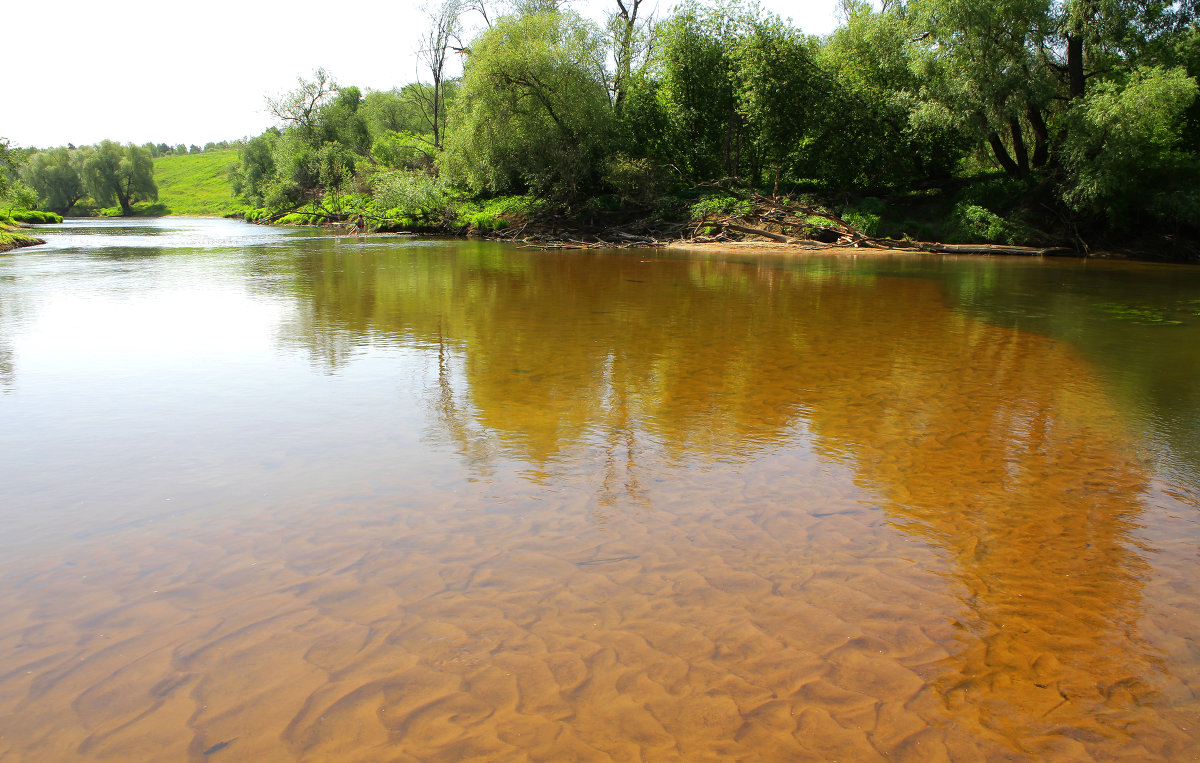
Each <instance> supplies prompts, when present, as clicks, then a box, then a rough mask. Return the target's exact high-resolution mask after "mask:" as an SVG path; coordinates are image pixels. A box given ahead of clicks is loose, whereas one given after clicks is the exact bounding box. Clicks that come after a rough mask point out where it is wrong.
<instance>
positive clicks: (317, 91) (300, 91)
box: [267, 68, 339, 137]
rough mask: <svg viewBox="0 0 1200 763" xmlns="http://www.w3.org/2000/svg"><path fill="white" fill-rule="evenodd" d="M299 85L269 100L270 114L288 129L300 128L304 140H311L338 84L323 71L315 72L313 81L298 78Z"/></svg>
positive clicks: (335, 92)
mask: <svg viewBox="0 0 1200 763" xmlns="http://www.w3.org/2000/svg"><path fill="white" fill-rule="evenodd" d="M296 81H297V83H298V84H299V87H297V88H296V89H295V90H290V91H288V92H287V93H284V94H283V95H281V96H279V97H277V98H268V99H267V110H268V111H270V112H271V114H272V115H273V116H274V117H275V118H276V119H278V120H279V121H280V122H282V123H283V124H284V125H285V126H289V127H297V128H299V129H300V130H301V131H302V132H303V133H304V135H305V137H311V136H312V133H313V132H314V131H315V130H316V129H317V119H318V116H319V114H320V112H321V107H323V106H325V105H326V104H328V103H329V102H330V101H331V100H333V98H334V96H336V95H337V92H338V89H339V88H338V84H337V82H336V81H335V80H334V79H333V75H331V74H330V73H329V72H327V71H325V69H324V68H319V69H317V70H316V71H315V72H313V78H312V79H311V80H306V79H304V78H303V77H297V78H296Z"/></svg>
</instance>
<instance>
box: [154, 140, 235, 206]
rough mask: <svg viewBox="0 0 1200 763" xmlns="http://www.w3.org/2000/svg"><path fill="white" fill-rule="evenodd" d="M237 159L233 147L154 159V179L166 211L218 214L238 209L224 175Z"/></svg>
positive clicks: (160, 200) (159, 198)
mask: <svg viewBox="0 0 1200 763" xmlns="http://www.w3.org/2000/svg"><path fill="white" fill-rule="evenodd" d="M237 161H238V152H237V151H236V150H230V151H210V152H207V153H203V154H176V155H174V156H160V157H159V158H157V159H155V160H154V182H155V183H157V184H158V201H159V203H160V204H162V205H163V206H164V207H165V208H166V214H169V215H201V216H203V215H210V216H220V215H224V214H228V213H229V212H234V211H236V210H238V209H240V208H241V206H242V205H241V204H239V203H238V202H237V200H235V199H234V198H233V190H232V189H231V188H230V186H229V180H228V178H227V177H226V171H227V170H228V169H229V165H231V164H236V163H237Z"/></svg>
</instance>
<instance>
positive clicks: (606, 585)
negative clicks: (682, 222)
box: [0, 219, 1200, 763]
mask: <svg viewBox="0 0 1200 763" xmlns="http://www.w3.org/2000/svg"><path fill="white" fill-rule="evenodd" d="M41 235H43V236H44V237H45V238H46V239H47V240H48V241H49V243H48V244H47V245H46V246H43V247H38V248H35V249H28V250H22V251H18V252H16V253H13V254H11V255H8V256H4V257H2V258H0V422H2V427H0V527H2V528H3V532H2V533H0V612H2V613H3V616H2V617H0V760H2V761H5V762H6V763H7V761H38V762H39V763H40V762H43V761H74V760H87V761H91V760H95V761H122V762H123V763H125V762H129V761H166V760H195V761H201V760H202V761H216V762H218V763H219V762H220V761H290V760H303V761H367V760H372V761H375V760H378V761H383V760H387V761H459V760H480V761H509V760H512V761H519V760H530V761H533V760H537V761H566V760H578V761H608V760H612V761H710V760H721V761H806V760H855V761H867V760H913V761H936V760H955V761H969V760H1023V759H1036V760H1071V761H1077V760H1091V759H1097V760H1196V759H1200V701H1198V699H1197V692H1198V691H1200V642H1198V638H1200V565H1198V556H1197V548H1198V543H1200V523H1198V518H1200V269H1198V268H1195V267H1188V266H1163V265H1149V264H1133V263H1116V262H1082V261H1069V260H1032V259H996V258H964V259H953V258H942V257H915V256H911V255H902V256H889V255H874V256H870V255H860V256H854V255H847V254H831V253H818V254H796V255H783V256H773V255H766V256H762V257H749V256H746V255H738V254H728V255H720V254H707V255H694V256H693V255H684V254H679V253H676V254H671V253H669V252H657V251H651V250H643V251H636V250H633V251H614V252H607V253H597V252H565V253H562V252H560V253H546V252H538V251H532V250H523V249H517V248H513V247H511V246H506V245H500V244H495V243H488V242H469V241H440V240H431V239H419V238H383V237H380V238H369V239H366V240H363V239H351V238H334V237H330V236H327V235H323V234H319V233H314V232H313V231H296V230H284V229H270V228H261V227H255V226H250V225H245V224H242V223H240V222H231V221H222V220H189V219H164V220H154V221H137V222H120V221H117V222H80V221H68V222H67V223H66V224H64V225H63V226H61V227H59V226H56V227H47V228H45V229H43V230H42V232H41Z"/></svg>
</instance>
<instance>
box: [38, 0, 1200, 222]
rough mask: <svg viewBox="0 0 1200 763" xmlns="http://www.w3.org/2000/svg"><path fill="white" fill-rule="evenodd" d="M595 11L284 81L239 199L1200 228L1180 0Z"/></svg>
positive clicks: (507, 19)
mask: <svg viewBox="0 0 1200 763" xmlns="http://www.w3.org/2000/svg"><path fill="white" fill-rule="evenodd" d="M613 2H614V5H615V7H612V8H611V9H610V12H609V13H608V14H607V16H606V18H605V19H604V20H603V21H599V22H598V21H594V20H591V19H588V18H585V17H583V16H581V15H580V14H579V13H577V12H575V11H574V10H573V9H572V8H571V6H570V2H569V0H509V2H507V4H505V5H503V6H493V5H491V4H489V1H488V0H435V2H434V3H433V5H431V6H429V7H428V8H427V9H426V12H427V18H428V28H427V30H426V34H425V35H424V37H423V44H422V49H421V51H420V53H419V59H420V61H421V64H422V66H423V69H424V72H425V74H424V75H422V76H421V77H420V78H419V81H415V82H411V83H408V84H405V85H403V86H399V87H397V88H395V89H393V90H390V91H378V92H364V91H363V90H361V89H359V88H358V87H354V86H347V85H342V84H340V83H338V82H337V81H336V80H335V78H334V77H333V76H332V75H331V74H330V73H328V72H326V71H325V70H323V69H318V70H317V71H316V72H315V73H314V74H313V76H312V77H311V78H302V79H300V80H299V82H298V86H297V87H296V89H294V90H293V91H291V92H289V93H287V94H285V95H283V96H280V97H279V98H275V99H271V100H270V101H269V104H268V105H269V108H270V111H271V113H272V114H274V116H275V117H276V120H277V126H276V127H273V128H271V129H270V130H268V131H266V132H264V133H263V134H261V135H259V136H256V137H254V138H252V139H249V140H247V141H245V142H244V143H243V144H242V145H241V146H240V149H241V152H240V158H239V161H238V163H237V166H236V167H235V168H233V170H232V172H231V180H232V184H233V189H234V192H235V194H236V196H237V198H238V199H239V200H240V201H241V202H242V203H244V204H245V205H246V206H247V207H248V208H250V209H252V210H256V211H254V212H253V213H252V215H251V216H252V217H258V216H266V215H275V216H278V215H279V214H281V213H284V212H308V213H312V214H315V215H318V216H322V217H324V218H328V217H333V218H338V217H341V216H344V215H346V214H349V213H350V211H351V210H354V211H356V212H359V211H366V212H368V213H369V215H370V216H372V218H373V219H377V220H389V219H390V220H395V219H400V220H403V221H404V222H405V223H406V224H413V223H418V224H419V223H421V222H423V221H431V220H438V219H444V218H446V217H447V216H448V215H451V214H452V213H453V209H454V208H455V205H456V204H457V205H460V206H461V205H462V204H463V203H464V201H463V200H465V199H475V200H478V199H487V198H495V197H503V196H506V195H524V196H527V197H536V198H539V199H543V200H546V201H548V202H550V203H553V204H556V205H559V206H562V207H567V208H574V209H577V208H580V207H581V206H585V205H588V204H591V205H593V206H595V205H601V206H603V205H609V206H624V207H630V206H639V205H641V206H652V202H653V201H654V200H655V199H656V198H660V197H662V196H664V195H670V194H672V193H677V192H679V191H680V189H684V188H690V187H695V186H696V185H698V184H704V183H708V182H711V181H715V180H718V179H721V178H730V177H733V178H738V179H740V180H741V181H743V182H746V183H749V184H751V185H753V186H755V187H758V188H760V189H764V190H769V191H771V192H795V191H802V190H814V189H819V190H821V191H823V192H825V193H827V194H829V193H834V192H837V193H844V194H857V195H859V196H878V195H885V194H889V193H899V192H906V191H907V192H912V191H919V190H922V189H927V190H928V191H929V193H935V192H937V189H942V190H946V189H951V190H953V189H962V188H966V187H970V188H971V189H973V190H971V191H970V192H969V193H968V192H965V191H964V192H959V191H954V193H958V194H959V195H958V196H955V197H954V198H956V199H958V198H960V197H961V199H963V200H964V201H963V203H962V204H959V205H956V206H955V213H956V214H977V215H981V216H982V217H981V218H980V219H981V220H983V223H984V224H985V227H986V225H988V224H992V223H994V224H996V225H1006V224H1009V222H1011V223H1012V224H1013V225H1017V224H1020V223H1021V221H1022V220H1026V221H1028V220H1035V221H1041V222H1044V221H1046V220H1057V221H1060V222H1062V223H1063V224H1064V225H1067V226H1079V225H1091V226H1103V227H1108V228H1111V229H1118V230H1122V229H1123V230H1128V229H1132V228H1137V227H1140V226H1145V225H1155V226H1167V227H1171V228H1178V229H1186V230H1189V231H1192V232H1196V231H1197V230H1200V102H1198V99H1197V81H1196V78H1197V76H1198V75H1200V26H1198V24H1197V12H1198V10H1200V0H1181V1H1179V2H1163V1H1160V0H995V2H990V3H979V2H976V1H975V0H882V2H881V3H879V2H877V3H874V4H872V3H869V2H864V0H842V3H841V16H842V21H841V23H840V25H839V27H838V28H837V29H836V30H835V31H834V32H833V33H832V34H830V35H827V36H824V37H814V36H811V35H806V34H804V33H803V31H802V30H800V29H798V28H796V27H795V26H794V25H792V24H791V23H790V22H789V21H786V20H784V19H782V18H780V17H779V16H777V15H774V14H770V13H765V12H762V11H761V10H760V9H759V8H758V7H757V6H756V5H754V4H753V3H749V2H739V1H736V0H716V1H715V2H700V1H699V0H687V1H686V2H683V3H682V4H680V5H678V6H676V7H675V8H673V9H672V10H671V11H669V12H668V13H666V14H665V15H663V16H662V17H659V18H654V17H651V16H649V15H648V13H647V9H648V8H649V5H648V4H646V3H644V2H643V0H613ZM456 58H458V59H459V60H461V62H462V74H461V76H454V77H451V76H449V72H450V70H451V68H452V67H451V64H452V63H453V62H454V60H455V59H456ZM158 148H161V146H159V147H158ZM125 150H127V151H130V150H132V148H130V147H125ZM45 153H46V154H48V156H47V157H46V158H45V159H44V160H41V161H44V162H46V163H47V165H48V166H49V165H53V166H62V165H63V164H70V162H69V161H67V160H66V159H64V158H63V155H61V154H58V155H54V156H56V157H58V158H57V159H55V160H54V161H51V159H52V158H53V157H52V156H50V155H53V154H54V152H45ZM69 155H70V151H69V150H68V153H67V156H69ZM130 156H131V155H130ZM33 158H36V157H31V158H30V162H29V164H30V165H32V159H33ZM131 161H132V159H131ZM32 177H33V175H30V178H31V179H32ZM82 177H83V176H82V175H81V178H82ZM30 185H31V186H33V185H34V184H33V183H30ZM34 187H36V186H34ZM948 192H949V191H948ZM111 193H112V194H115V193H116V192H115V191H112V192H111ZM39 194H42V191H40V190H39ZM42 200H43V202H44V203H46V204H55V205H58V206H59V207H60V206H61V203H63V201H65V200H66V199H65V198H63V199H55V200H51V199H50V198H49V196H48V195H46V194H42ZM122 205H123V206H124V204H123V203H122ZM960 207H962V209H960ZM1002 217H1003V218H1005V219H1001V218H1002Z"/></svg>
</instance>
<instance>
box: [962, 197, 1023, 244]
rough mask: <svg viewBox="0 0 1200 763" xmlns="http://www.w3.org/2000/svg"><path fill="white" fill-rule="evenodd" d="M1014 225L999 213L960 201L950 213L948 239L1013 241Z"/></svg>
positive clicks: (974, 241)
mask: <svg viewBox="0 0 1200 763" xmlns="http://www.w3.org/2000/svg"><path fill="white" fill-rule="evenodd" d="M1012 239H1013V226H1012V225H1011V224H1010V223H1009V222H1008V221H1006V220H1005V219H1004V218H1002V217H1000V216H999V215H997V214H995V213H994V212H991V211H989V210H987V209H984V208H983V207H980V206H976V205H974V204H967V203H965V202H959V203H958V204H955V205H954V211H953V212H951V213H950V226H949V232H948V235H947V236H946V240H947V241H948V242H950V243H956V244H975V243H986V244H997V243H1011V242H1012Z"/></svg>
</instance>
